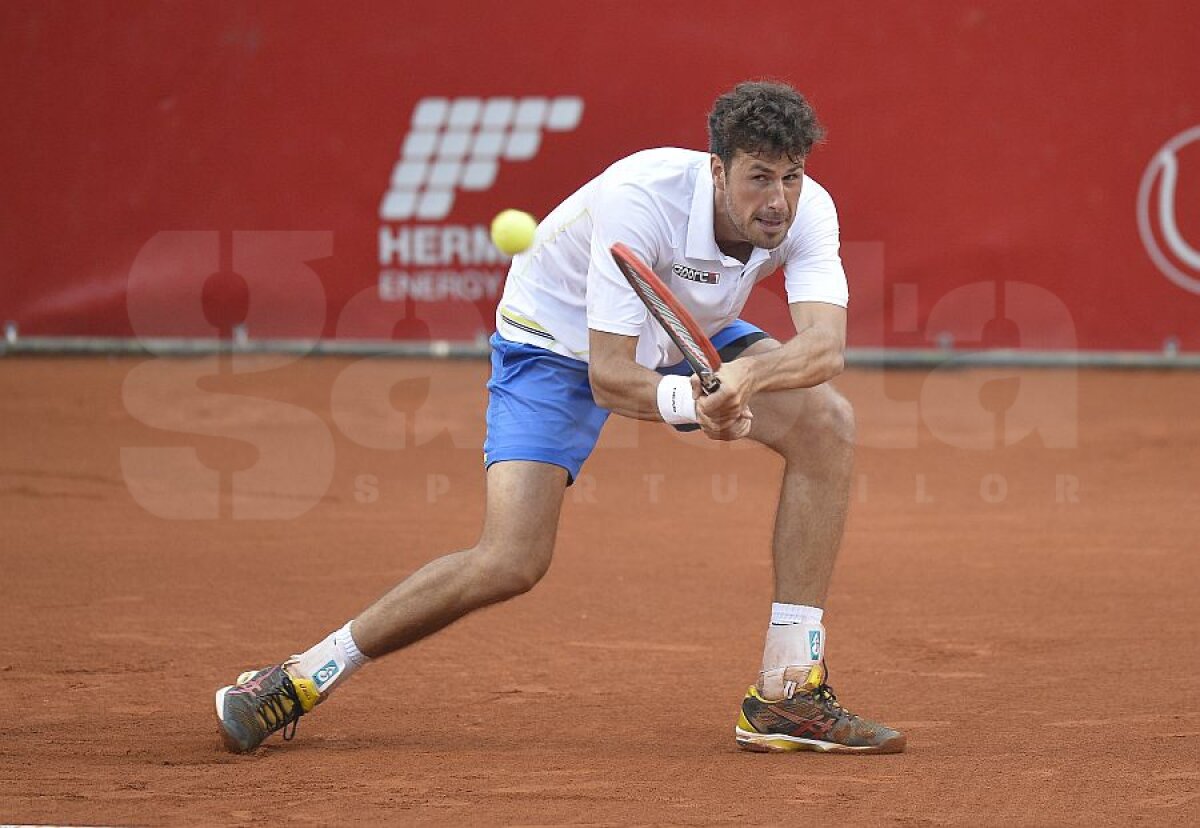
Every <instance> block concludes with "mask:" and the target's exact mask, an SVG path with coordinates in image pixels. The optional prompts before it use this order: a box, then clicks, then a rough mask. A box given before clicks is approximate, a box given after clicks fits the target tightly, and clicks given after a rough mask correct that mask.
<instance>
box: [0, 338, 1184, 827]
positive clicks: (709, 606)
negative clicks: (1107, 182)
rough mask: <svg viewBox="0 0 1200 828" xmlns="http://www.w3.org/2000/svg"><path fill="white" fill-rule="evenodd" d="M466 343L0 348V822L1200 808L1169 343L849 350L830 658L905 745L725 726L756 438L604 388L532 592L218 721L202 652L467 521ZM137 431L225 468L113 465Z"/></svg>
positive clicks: (1178, 403)
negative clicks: (231, 739) (594, 445)
mask: <svg viewBox="0 0 1200 828" xmlns="http://www.w3.org/2000/svg"><path fill="white" fill-rule="evenodd" d="M249 364H250V365H251V367H260V368H269V366H268V365H267V364H266V363H262V362H261V361H260V362H259V363H255V362H253V361H251V362H250V363H249ZM146 366H149V367H146ZM196 377H201V379H199V380H196V379H195V378H196ZM429 377H435V379H434V380H433V381H432V382H430V381H429V379H428V378H429ZM485 379H486V365H485V363H483V362H473V361H468V362H411V361H410V362H404V361H389V360H378V361H372V362H369V363H358V362H356V361H353V360H339V359H325V358H313V359H306V360H303V361H299V362H294V363H292V364H290V365H287V366H284V367H278V368H274V369H270V370H263V371H260V372H258V373H245V374H242V373H237V374H235V373H232V370H231V365H230V363H229V362H228V361H227V360H226V361H225V362H223V363H219V362H218V361H217V360H216V358H207V359H195V360H167V359H161V360H146V359H137V358H130V359H109V358H86V359H38V358H30V359H26V358H19V359H18V358H6V359H3V360H0V448H2V453H0V538H2V539H3V540H2V543H0V571H2V573H3V574H2V580H0V584H2V586H0V594H2V598H3V600H0V626H2V629H3V631H4V645H3V647H2V648H0V692H2V693H3V698H4V704H3V705H2V706H0V822H27V823H60V824H61V823H69V824H79V823H88V824H106V825H185V824H187V825H193V824H241V823H267V822H271V823H276V824H290V825H294V824H321V823H326V824H327V823H349V822H366V821H371V822H389V823H397V824H413V825H435V824H436V825H464V824H497V825H550V824H580V825H626V824H684V825H693V824H718V823H738V824H784V823H796V822H800V821H801V820H803V821H804V822H803V824H810V825H814V824H828V825H838V824H865V825H872V824H880V825H893V824H899V825H927V824H928V825H945V824H951V825H979V824H986V825H1002V824H1022V825H1024V824H1047V825H1062V824H1067V825H1097V824H1112V825H1116V824H1126V823H1130V822H1133V823H1138V824H1143V823H1144V824H1171V825H1189V824H1197V822H1200V681H1198V680H1197V674H1198V672H1197V664H1200V598H1198V597H1197V596H1198V595H1200V557H1198V554H1197V544H1198V541H1197V538H1198V537H1200V471H1198V469H1200V417H1198V416H1197V413H1198V412H1200V375H1198V374H1195V373H1163V372H1138V373H1133V372H1089V371H1085V372H1076V371H1071V370H1058V371H1029V372H1015V371H1011V370H1010V371H995V372H993V373H990V374H983V373H980V372H979V371H961V372H936V373H935V374H932V375H931V374H928V373H926V372H912V371H895V372H887V373H881V372H878V371H869V370H863V369H852V370H851V371H849V372H848V373H847V374H846V375H845V376H844V377H843V378H841V379H840V380H839V382H838V383H837V384H838V386H839V388H840V389H841V390H842V391H843V392H844V393H845V394H846V395H847V396H848V397H849V398H850V399H851V400H852V401H853V402H854V403H855V405H856V407H857V411H858V415H859V421H860V448H859V453H858V467H857V480H856V484H855V490H854V497H853V502H852V511H851V518H850V525H849V529H848V534H847V538H846V543H845V546H844V548H843V552H842V556H841V559H840V562H839V565H838V569H837V571H836V573H835V576H834V584H833V591H832V595H831V598H830V602H829V607H828V613H827V616H826V625H827V627H828V630H829V634H830V648H829V658H830V669H831V683H832V685H833V686H834V687H835V689H836V690H837V691H838V694H839V696H840V697H841V699H842V700H843V701H844V702H845V703H846V705H847V706H848V707H849V708H850V709H852V710H855V711H858V712H861V713H863V714H866V715H870V716H874V717H878V718H880V719H882V720H884V721H886V722H888V723H890V724H892V725H894V726H897V727H899V728H901V729H903V730H905V731H906V732H907V734H908V737H909V750H908V752H907V753H905V754H904V755H900V756H882V757H828V756H820V755H811V754H793V755H785V756H774V755H759V754H748V753H743V752H740V751H738V750H737V749H736V748H735V747H734V744H733V739H732V728H733V724H734V719H735V716H736V712H737V706H738V704H739V702H740V699H741V696H742V694H743V692H744V691H745V688H746V685H747V684H748V683H749V682H751V681H752V680H753V678H754V674H755V671H756V670H757V668H758V659H759V657H760V655H761V644H762V635H763V632H764V629H765V625H766V622H767V619H768V613H769V602H770V600H771V594H770V561H769V552H768V539H769V533H770V525H771V519H772V515H773V510H774V503H773V496H774V491H775V487H776V483H777V478H778V476H779V474H780V467H779V465H778V464H777V463H776V462H775V460H774V459H773V457H772V456H770V455H769V454H768V453H767V452H766V451H765V450H762V449H758V448H755V447H740V446H738V447H731V446H716V445H715V444H711V443H708V442H707V441H705V440H704V438H702V437H692V438H687V439H684V438H679V437H676V436H675V435H673V434H672V433H671V432H669V431H668V430H666V429H665V428H663V427H661V426H654V425H650V424H647V425H644V426H638V425H635V424H632V423H629V422H617V421H615V420H614V421H613V422H611V423H610V425H609V427H608V431H606V433H605V437H604V439H603V441H602V443H601V449H600V450H599V452H598V453H597V454H596V455H595V456H594V457H593V458H592V460H591V461H590V462H589V464H588V466H586V467H585V470H584V471H585V477H584V478H583V479H582V480H581V482H580V484H579V485H578V486H577V487H575V488H574V489H573V490H572V491H571V492H570V493H569V494H568V498H567V505H566V508H565V512H564V516H563V521H562V528H561V533H560V543H559V547H558V550H557V554H556V558H555V562H554V565H553V567H552V568H551V571H550V574H549V575H548V576H547V578H546V579H545V580H544V581H543V582H542V583H541V584H540V585H539V586H538V587H537V588H536V589H535V590H534V591H533V592H532V593H530V594H529V595H527V596H524V597H523V598H521V599H518V600H516V601H515V602H512V603H510V604H507V605H504V606H501V607H497V608H493V609H491V610H488V611H485V612H482V613H479V614H477V615H475V616H472V617H471V618H469V619H467V620H466V621H465V622H463V623H460V624H459V625H457V626H455V627H453V628H451V629H450V630H448V631H446V632H444V633H442V634H440V635H438V636H436V637H435V638H433V639H431V640H428V641H426V642H424V643H422V644H420V645H418V646H416V647H414V648H412V649H410V650H408V651H405V652H402V653H400V654H397V655H394V656H392V657H391V658H389V659H387V660H385V661H382V662H379V663H376V664H373V665H371V666H370V667H369V668H367V669H366V670H364V671H363V672H362V673H361V674H360V675H359V676H358V677H356V678H355V680H354V681H353V682H350V683H349V684H348V685H346V686H345V687H344V688H343V689H342V690H340V691H339V693H338V695H337V696H335V697H334V699H333V701H332V702H330V703H329V704H327V705H324V706H323V707H322V708H320V709H319V710H318V711H317V712H316V713H315V714H314V715H312V716H309V717H306V718H305V719H303V720H302V721H301V722H300V726H299V732H298V735H297V738H296V739H295V741H293V742H290V743H284V742H282V741H281V740H279V739H278V737H276V738H274V739H272V740H271V741H270V742H269V743H268V745H267V746H265V747H264V748H261V749H260V750H259V751H258V752H257V753H256V754H254V755H249V756H232V755H228V754H225V753H223V752H221V750H220V749H219V744H218V739H217V736H216V731H215V725H214V717H213V710H212V692H213V690H214V689H215V688H216V687H217V686H218V685H220V684H222V683H227V682H228V681H229V680H231V679H232V678H233V677H235V676H236V675H237V674H238V673H239V672H240V671H241V670H243V669H247V668H250V667H256V666H262V665H265V664H267V663H269V662H272V661H279V660H281V659H282V658H283V657H285V656H286V655H287V654H288V653H290V652H292V651H293V650H295V649H298V648H303V647H304V646H307V645H309V644H311V643H312V642H314V641H316V640H317V639H318V638H320V637H322V636H324V635H325V634H326V633H327V632H329V631H330V630H332V629H333V628H334V627H335V626H337V625H340V624H341V623H342V622H344V621H345V620H346V619H347V618H349V617H351V616H353V615H354V614H356V613H357V612H358V611H359V610H361V609H362V608H363V607H364V606H365V605H366V604H367V603H369V602H370V601H371V600H373V599H374V598H375V597H376V596H377V595H378V594H379V593H381V592H382V591H383V590H384V589H385V588H386V587H388V586H390V585H391V584H392V583H393V582H395V581H396V580H398V579H400V578H401V577H403V576H404V575H406V574H407V573H409V572H411V571H412V570H414V569H415V568H416V567H418V566H419V565H421V564H422V563H424V562H425V561H426V560H428V559H429V558H431V557H433V556H435V555H437V554H439V553H441V552H445V551H449V550H452V549H455V548H461V547H463V546H466V545H469V544H471V543H472V542H473V541H474V540H475V537H476V535H475V533H476V531H477V527H478V525H479V521H480V518H481V513H482V502H483V501H482V493H483V472H482V469H481V464H480V456H479V448H478V447H479V442H480V440H481V437H482V412H483V407H484V404H485V399H486V395H485V391H484V388H483V383H484V381H485ZM396 380H400V382H399V383H398V384H395V388H394V389H393V390H392V391H391V392H390V395H389V392H388V389H389V387H390V386H392V385H393V383H395V381H396ZM983 380H990V382H986V383H985V382H983ZM197 382H198V383H199V384H198V385H197ZM218 394H225V395H229V396H218ZM1075 399H1077V409H1075V408H1074V407H1073V405H1072V400H1075ZM262 400H273V401H276V402H283V403H288V404H290V405H291V406H292V408H290V409H281V408H277V407H272V406H270V404H267V403H263V402H262ZM918 404H919V406H920V407H919V408H918ZM389 410H390V411H392V412H393V414H392V416H396V415H395V413H394V412H395V411H403V412H407V417H406V420H405V421H404V422H399V423H395V424H393V425H392V426H390V427H387V428H382V427H381V426H380V424H381V423H386V422H387V420H386V417H387V416H388V411H389ZM1002 411H1007V412H1008V413H1006V414H1003V415H1000V414H998V413H997V412H1002ZM918 415H919V416H918ZM151 421H152V422H153V423H154V425H155V426H157V427H152V426H151V425H149V424H147V423H148V422H151ZM1030 423H1038V424H1040V427H1041V429H1042V430H1041V431H1035V433H1032V434H1028V435H1027V436H1024V437H1022V438H1021V439H1015V438H1016V437H1019V436H1020V435H1021V434H1022V433H1023V432H1024V431H1028V430H1029V428H1027V427H1026V426H1028V425H1029V424H1030ZM348 432H349V434H348ZM439 432H440V433H439ZM1042 432H1045V433H1042ZM206 434H207V435H208V436H205V435H206ZM1047 434H1048V435H1049V437H1047ZM351 435H353V436H354V439H352V436H351ZM239 437H240V438H241V439H236V438H239ZM1010 438H1013V439H1010ZM1047 439H1049V440H1050V441H1051V442H1055V441H1059V442H1061V441H1064V440H1065V441H1067V442H1071V443H1073V444H1074V447H1057V448H1050V447H1046V446H1045V445H1044V442H1045V441H1046V440H1047ZM401 440H403V441H404V442H405V447H403V448H398V447H396V446H397V445H398V444H399V443H400V442H401ZM389 441H390V443H389ZM362 442H366V443H368V444H369V445H371V446H372V447H367V446H364V445H361V444H360V443H362ZM1006 442H1015V444H1013V445H1005V443H1006ZM972 443H974V444H975V445H976V447H974V448H970V447H967V446H968V444H972ZM255 445H257V446H259V448H261V449H262V451H261V452H260V451H259V450H258V449H256V448H255ZM385 445H391V446H392V447H391V448H385V447H383V446H385ZM138 447H142V448H159V449H162V448H170V447H176V448H184V447H193V448H195V449H196V450H197V451H198V455H197V456H198V457H199V460H200V461H201V462H202V463H203V464H205V465H207V466H208V467H210V468H212V469H216V470H217V471H216V472H214V473H213V474H212V476H211V477H209V476H205V475H197V474H192V475H190V476H189V475H188V474H187V473H186V469H188V468H192V469H194V468H195V464H194V463H193V462H192V461H190V460H189V458H188V455H186V454H184V455H182V456H178V455H173V454H168V453H163V452H161V451H160V452H159V454H157V455H153V454H152V455H146V454H144V453H142V454H139V453H137V452H134V453H132V454H131V453H129V452H128V451H127V452H126V459H127V466H126V467H125V468H123V466H122V451H123V450H129V449H134V448H138ZM129 458H133V459H132V460H130V459H129ZM137 458H141V460H140V461H139V460H138V459H137ZM146 458H149V459H146ZM281 458H282V459H281ZM139 462H140V463H141V464H142V465H140V466H139V465H138V463H139ZM256 469H257V470H258V472H259V473H257V474H255V470H256ZM264 469H265V471H264ZM134 490H137V491H138V493H139V494H138V497H139V498H141V500H142V501H143V502H144V503H146V504H149V506H146V505H140V504H139V501H138V500H136V499H135V496H134V494H133V492H134ZM209 506H211V507H212V510H215V512H212V513H211V514H210V516H209V517H207V518H205V519H191V520H184V519H175V518H167V517H162V516H160V515H158V514H155V512H160V513H161V512H170V511H171V510H175V513H179V511H180V510H182V511H184V512H186V511H187V510H189V509H191V510H193V511H196V510H199V511H200V512H201V514H203V510H205V509H208V508H209ZM289 509H290V510H293V511H303V514H300V515H299V516H298V517H290V518H289V517H281V516H280V515H281V514H282V513H283V512H286V511H288V510H289ZM285 821H286V823H285Z"/></svg>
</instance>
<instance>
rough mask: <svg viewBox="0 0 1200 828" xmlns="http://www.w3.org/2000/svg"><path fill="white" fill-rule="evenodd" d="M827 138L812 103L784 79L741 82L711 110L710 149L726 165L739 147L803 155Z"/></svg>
mask: <svg viewBox="0 0 1200 828" xmlns="http://www.w3.org/2000/svg"><path fill="white" fill-rule="evenodd" d="M824 137H825V128H824V127H823V126H821V123H820V122H819V121H818V120H817V114H816V113H815V112H813V108H812V106H810V105H809V103H808V101H807V100H805V98H804V96H803V95H801V94H800V93H799V92H797V91H796V90H795V89H793V88H792V87H790V86H788V85H787V84H786V83H776V82H774V81H746V82H745V83H739V84H738V85H737V86H735V87H734V88H733V89H731V90H730V91H728V92H726V93H725V94H724V95H722V96H721V97H719V98H717V100H716V102H715V103H713V108H712V111H711V112H709V113H708V150H709V152H711V153H713V154H714V155H716V156H718V157H719V158H720V159H721V163H722V164H724V165H725V166H726V167H727V168H728V167H729V165H730V164H731V163H732V162H733V156H734V153H735V152H737V150H741V151H742V152H744V153H748V154H752V155H758V154H761V155H768V156H780V155H786V156H787V157H788V158H791V159H793V160H799V159H801V158H804V157H805V156H807V155H808V153H809V152H810V151H811V150H812V148H813V145H814V144H817V143H820V141H821V140H822V139H823V138H824Z"/></svg>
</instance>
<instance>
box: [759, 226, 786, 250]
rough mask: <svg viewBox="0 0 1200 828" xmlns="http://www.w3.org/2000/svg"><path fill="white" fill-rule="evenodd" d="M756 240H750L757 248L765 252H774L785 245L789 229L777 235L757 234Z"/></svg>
mask: <svg viewBox="0 0 1200 828" xmlns="http://www.w3.org/2000/svg"><path fill="white" fill-rule="evenodd" d="M755 236H756V238H753V239H751V240H750V242H751V243H752V244H753V245H754V246H755V247H761V248H763V249H765V250H773V249H775V248H776V247H779V245H781V244H783V241H784V239H786V238H787V228H786V227H785V228H784V229H782V230H780V231H779V232H777V233H756V234H755Z"/></svg>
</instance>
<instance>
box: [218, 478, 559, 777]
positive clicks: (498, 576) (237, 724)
mask: <svg viewBox="0 0 1200 828" xmlns="http://www.w3.org/2000/svg"><path fill="white" fill-rule="evenodd" d="M566 485H567V472H566V470H565V469H564V468H562V467H560V466H556V465H552V464H549V463H537V462H530V461H518V460H513V461H507V462H497V463H494V464H492V465H491V466H490V467H489V468H488V472H487V509H486V516H485V518H484V526H483V532H482V534H481V536H480V539H479V541H478V542H477V543H476V544H475V545H474V546H473V547H471V548H470V549H464V550H461V551H459V552H453V553H451V554H449V555H445V556H443V557H441V558H438V559H436V560H434V561H431V562H430V563H428V564H426V565H425V566H423V567H422V568H421V569H419V570H417V571H416V572H415V573H413V574H412V575H410V576H409V577H408V578H406V579H405V580H404V581H402V582H401V583H400V584H398V585H397V586H396V587H395V588H393V589H392V590H391V591H390V592H388V593H387V594H386V595H384V596H383V597H382V598H380V599H379V600H378V601H376V602H375V603H374V604H372V605H371V606H370V607H368V608H367V610H366V611H365V612H363V613H362V615H360V616H359V617H358V618H356V619H355V620H354V621H352V622H351V623H349V624H347V625H346V626H345V627H343V628H342V629H341V630H338V631H337V632H335V633H333V634H331V635H330V636H329V637H327V638H326V639H325V640H323V641H322V642H320V643H318V644H317V645H316V646H315V647H313V648H311V649H310V650H308V651H306V652H305V653H303V654H301V655H300V656H297V657H295V658H294V659H292V660H290V661H288V662H285V663H284V664H280V665H276V666H273V667H269V668H266V669H264V670H258V671H252V672H249V673H244V674H242V676H241V677H240V678H239V679H238V682H237V683H236V684H235V685H231V686H229V687H223V688H221V690H219V691H217V696H216V705H217V717H218V718H219V719H220V722H221V729H222V737H223V739H224V742H225V745H226V747H228V748H229V749H230V750H232V751H234V752H238V753H244V752H246V751H249V750H253V749H254V748H255V747H257V746H258V745H259V744H260V743H261V742H262V741H263V740H264V739H265V738H266V737H267V736H269V735H271V734H272V733H274V732H275V731H276V730H281V729H282V730H283V731H284V738H290V733H289V731H288V729H287V728H288V726H289V725H292V726H293V728H292V732H294V724H295V722H296V720H297V719H299V717H300V716H301V715H303V714H304V713H307V712H308V711H310V710H311V709H312V708H313V707H314V706H315V705H316V704H317V703H319V702H320V701H323V700H324V699H325V698H327V697H328V694H329V692H331V691H332V690H333V687H334V686H335V684H337V683H340V682H341V681H343V680H345V679H346V678H348V677H349V675H350V674H351V673H352V672H353V671H354V670H355V669H356V668H357V667H358V666H361V664H363V663H365V661H366V660H367V659H369V658H377V657H379V656H383V655H386V654H387V653H390V652H393V651H395V650H398V649H400V648H402V647H405V646H407V645H409V644H412V643H413V642H415V641H419V640H420V639H422V638H424V637H426V636H428V635H431V634H432V633H434V632H437V631H438V630H440V629H442V628H443V627H445V626H446V625H448V624H450V623H452V622H453V621H455V620H457V619H459V618H461V617H463V616H464V615H466V614H467V613H469V612H471V611H472V610H476V609H480V608H481V607H485V606H488V605H489V604H495V603H497V602H499V601H504V600H506V599H508V598H512V597H513V596H516V595H519V594H521V593H523V592H527V591H529V590H530V589H531V588H533V586H534V585H535V584H536V583H537V582H538V581H539V580H540V579H541V577H542V576H543V575H544V574H545V572H546V570H547V569H548V568H549V566H550V559H551V556H552V555H553V552H554V539H555V535H556V533H557V530H558V517H559V512H560V510H561V508H562V500H563V492H564V490H565V489H566Z"/></svg>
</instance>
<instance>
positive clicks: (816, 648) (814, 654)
mask: <svg viewBox="0 0 1200 828" xmlns="http://www.w3.org/2000/svg"><path fill="white" fill-rule="evenodd" d="M808 655H809V658H811V659H812V660H813V661H820V660H821V631H820V630H809V631H808Z"/></svg>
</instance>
